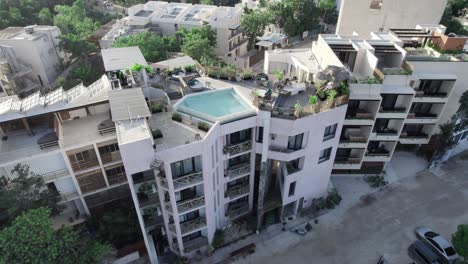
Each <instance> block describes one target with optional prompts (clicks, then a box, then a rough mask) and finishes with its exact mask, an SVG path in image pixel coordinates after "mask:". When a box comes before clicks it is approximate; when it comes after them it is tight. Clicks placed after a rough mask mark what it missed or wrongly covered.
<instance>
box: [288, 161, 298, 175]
mask: <svg viewBox="0 0 468 264" xmlns="http://www.w3.org/2000/svg"><path fill="white" fill-rule="evenodd" d="M300 161H301V159H300V158H298V159H295V160H291V161H288V162H286V169H287V170H288V174H292V173H295V172H298V171H300V170H301V167H300V163H301V162H300Z"/></svg>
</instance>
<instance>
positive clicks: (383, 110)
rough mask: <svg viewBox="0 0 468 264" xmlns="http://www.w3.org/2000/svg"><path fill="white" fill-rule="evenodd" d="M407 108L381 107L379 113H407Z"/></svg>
mask: <svg viewBox="0 0 468 264" xmlns="http://www.w3.org/2000/svg"><path fill="white" fill-rule="evenodd" d="M405 112H406V107H381V108H380V110H379V113H405Z"/></svg>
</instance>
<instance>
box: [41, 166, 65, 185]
mask: <svg viewBox="0 0 468 264" xmlns="http://www.w3.org/2000/svg"><path fill="white" fill-rule="evenodd" d="M67 176H70V173H69V172H68V170H67V169H63V170H57V171H52V172H49V173H46V174H42V178H43V179H44V181H45V182H52V181H55V180H58V179H60V178H63V177H67Z"/></svg>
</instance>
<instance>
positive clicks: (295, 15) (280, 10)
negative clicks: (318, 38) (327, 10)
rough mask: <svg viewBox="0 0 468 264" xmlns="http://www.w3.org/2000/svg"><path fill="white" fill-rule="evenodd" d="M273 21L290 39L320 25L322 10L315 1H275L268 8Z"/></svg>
mask: <svg viewBox="0 0 468 264" xmlns="http://www.w3.org/2000/svg"><path fill="white" fill-rule="evenodd" d="M268 12H269V13H270V14H271V21H273V22H274V23H275V24H276V25H277V26H279V27H282V28H283V29H284V32H285V33H286V35H288V36H290V37H294V36H298V35H301V34H302V33H303V32H304V31H307V30H311V29H312V28H314V26H316V25H318V19H319V17H320V10H319V9H318V8H317V7H316V5H315V3H314V0H282V1H274V2H273V3H271V4H270V5H269V6H268Z"/></svg>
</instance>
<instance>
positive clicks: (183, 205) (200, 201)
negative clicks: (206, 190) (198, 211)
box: [177, 196, 205, 214]
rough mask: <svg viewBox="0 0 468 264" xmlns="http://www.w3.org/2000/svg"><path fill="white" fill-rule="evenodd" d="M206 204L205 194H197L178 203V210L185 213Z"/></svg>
mask: <svg viewBox="0 0 468 264" xmlns="http://www.w3.org/2000/svg"><path fill="white" fill-rule="evenodd" d="M204 204H205V197H204V196H197V197H195V198H192V199H189V200H186V201H181V202H178V203H177V211H179V214H182V213H185V212H187V211H190V210H192V209H195V208H198V207H201V206H203V205H204Z"/></svg>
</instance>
